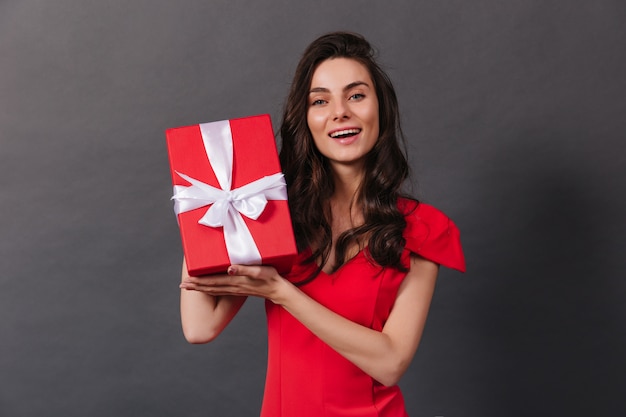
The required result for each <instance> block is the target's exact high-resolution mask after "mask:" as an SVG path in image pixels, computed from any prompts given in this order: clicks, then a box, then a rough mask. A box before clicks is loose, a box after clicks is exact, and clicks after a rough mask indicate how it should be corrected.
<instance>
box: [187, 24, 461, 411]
mask: <svg viewBox="0 0 626 417" xmlns="http://www.w3.org/2000/svg"><path fill="white" fill-rule="evenodd" d="M281 138H282V149H281V152H280V159H281V164H282V168H283V171H284V173H285V178H286V180H287V184H288V192H289V205H290V210H291V213H292V219H293V224H294V230H295V234H296V241H297V244H298V250H299V256H298V259H297V261H296V263H295V264H294V266H293V269H292V271H291V272H290V273H289V274H287V275H286V276H284V277H283V276H280V275H278V273H277V272H276V270H275V269H274V268H272V267H267V266H242V265H232V266H231V267H230V268H229V269H228V275H223V276H207V277H190V276H189V275H188V274H187V271H186V270H185V267H184V263H183V273H182V283H181V289H182V291H181V317H182V325H183V331H184V334H185V337H186V338H187V340H188V341H189V342H191V343H205V342H209V341H211V340H212V339H213V338H215V337H216V336H217V335H218V334H219V333H220V332H221V331H222V329H223V328H224V327H225V326H226V325H227V324H228V322H229V321H230V320H231V319H232V318H233V316H234V315H235V314H236V313H237V311H238V310H239V308H240V307H241V305H242V304H243V302H244V300H245V297H246V296H256V297H263V298H265V299H266V310H267V319H268V332H269V333H268V340H269V353H268V356H269V358H268V370H267V379H266V387H265V395H264V401H263V407H262V411H261V415H262V416H265V417H280V416H286V417H307V416H311V417H320V416H348V415H349V416H406V411H405V407H404V400H403V398H402V394H401V392H400V389H399V388H398V386H397V385H396V383H397V382H398V380H399V379H400V377H401V376H402V374H403V373H404V372H405V371H406V369H407V367H408V366H409V364H410V362H411V360H412V358H413V356H414V354H415V351H416V350H417V346H418V344H419V341H420V338H421V336H422V331H423V329H424V325H425V322H426V316H427V314H428V309H429V306H430V302H431V298H432V295H433V291H434V288H435V281H436V277H437V273H438V268H439V265H440V264H443V265H445V266H449V267H452V268H455V269H458V270H464V268H465V264H464V259H463V254H462V251H461V246H460V240H459V232H458V229H457V228H456V226H455V225H454V224H453V223H452V222H451V221H450V220H449V219H448V218H447V217H446V216H445V215H444V214H443V213H441V212H440V211H438V210H437V209H435V208H433V207H431V206H428V205H426V204H423V203H418V202H417V201H414V200H411V199H408V198H405V197H401V196H400V189H401V186H402V183H403V181H404V180H405V179H406V177H407V175H408V164H407V161H406V158H405V156H404V154H403V152H402V151H401V148H400V146H399V141H400V140H401V139H402V136H401V132H400V126H399V115H398V106H397V100H396V95H395V92H394V89H393V86H392V85H391V82H390V81H389V79H388V77H387V76H386V75H385V73H384V72H383V71H382V70H381V69H380V68H379V66H378V65H377V64H376V62H375V60H374V58H373V52H372V48H371V47H370V45H369V43H368V42H367V41H366V40H365V39H363V38H362V37H361V36H359V35H356V34H350V33H343V32H340V33H331V34H328V35H325V36H322V37H320V38H319V39H317V40H315V41H314V42H313V43H312V44H311V45H310V46H309V47H308V48H307V50H306V51H305V53H304V55H303V57H302V59H301V61H300V63H299V65H298V68H297V70H296V74H295V77H294V81H293V83H292V87H291V90H290V93H289V96H288V98H287V102H286V106H285V111H284V115H283V124H282V127H281Z"/></svg>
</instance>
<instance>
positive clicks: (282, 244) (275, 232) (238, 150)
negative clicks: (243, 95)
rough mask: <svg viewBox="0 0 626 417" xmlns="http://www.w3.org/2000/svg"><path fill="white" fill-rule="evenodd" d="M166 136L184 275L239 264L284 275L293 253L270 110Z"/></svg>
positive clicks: (293, 241)
mask: <svg viewBox="0 0 626 417" xmlns="http://www.w3.org/2000/svg"><path fill="white" fill-rule="evenodd" d="M166 139H167V149H168V154H169V160H170V169H171V174H172V183H173V184H174V197H172V199H174V200H175V201H176V203H175V211H176V213H177V216H178V225H179V228H180V233H181V238H182V244H183V252H184V253H185V259H186V262H187V269H188V271H189V274H190V275H194V276H199V275H206V274H213V273H223V272H226V270H227V268H228V266H229V265H231V264H237V263H238V264H248V265H251V264H264V265H272V266H274V267H275V268H276V269H277V270H278V272H279V273H286V272H288V271H289V270H290V269H291V265H292V262H293V260H294V257H295V255H296V253H297V250H296V245H295V240H294V236H293V229H292V225H291V216H290V214H289V206H288V204H287V199H286V198H287V197H286V186H285V184H284V179H283V178H282V174H281V173H280V163H279V160H278V154H277V151H276V143H275V140H274V133H273V130H272V125H271V120H270V117H269V115H260V116H252V117H245V118H241V119H232V120H223V121H219V122H213V123H205V124H200V125H193V126H186V127H178V128H172V129H168V130H167V131H166ZM231 160H232V162H231ZM242 213H243V214H242ZM248 216H250V217H248Z"/></svg>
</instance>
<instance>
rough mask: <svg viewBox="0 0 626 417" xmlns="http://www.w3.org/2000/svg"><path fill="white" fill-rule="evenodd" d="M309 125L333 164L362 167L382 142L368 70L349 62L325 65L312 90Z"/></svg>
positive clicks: (318, 71)
mask: <svg viewBox="0 0 626 417" xmlns="http://www.w3.org/2000/svg"><path fill="white" fill-rule="evenodd" d="M307 123H308V126H309V130H310V131H311V135H312V136H313V140H314V142H315V145H316V146H317V149H318V150H319V151H320V152H321V153H322V155H324V156H325V157H326V158H328V159H329V160H330V162H331V164H332V165H333V166H335V167H337V165H356V166H357V167H362V163H363V161H364V157H365V155H366V154H367V153H368V152H369V151H370V150H372V148H373V147H374V145H375V144H376V141H377V140H378V133H379V121H378V98H377V97H376V89H375V87H374V83H373V82H372V79H371V76H370V74H369V71H368V70H367V68H366V67H365V66H364V65H363V64H361V63H360V62H358V61H355V60H353V59H348V58H333V59H328V60H326V61H323V62H322V63H321V64H319V66H318V67H317V68H316V70H315V72H314V73H313V78H312V80H311V88H310V89H309V102H308V110H307Z"/></svg>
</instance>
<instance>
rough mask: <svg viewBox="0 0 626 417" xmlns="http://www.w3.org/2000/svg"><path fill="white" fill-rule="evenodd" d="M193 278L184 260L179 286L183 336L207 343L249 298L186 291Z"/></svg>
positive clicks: (193, 340)
mask: <svg viewBox="0 0 626 417" xmlns="http://www.w3.org/2000/svg"><path fill="white" fill-rule="evenodd" d="M190 279H191V277H190V276H189V273H188V272H187V265H186V264H185V261H184V259H183V270H182V274H181V284H180V288H181V290H180V318H181V324H182V327H183V334H184V335H185V339H187V341H188V342H189V343H208V342H210V341H211V340H213V339H215V338H216V337H217V336H218V335H219V334H220V333H221V332H222V330H224V328H225V327H226V325H228V323H230V321H231V320H232V319H233V317H235V314H237V312H238V311H239V309H240V308H241V306H242V305H243V303H244V301H246V297H240V296H233V295H222V296H214V295H210V294H207V293H203V292H200V291H191V290H189V289H187V287H188V286H187V285H186V282H187V281H189V280H190Z"/></svg>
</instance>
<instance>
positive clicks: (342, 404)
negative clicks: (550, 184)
mask: <svg viewBox="0 0 626 417" xmlns="http://www.w3.org/2000/svg"><path fill="white" fill-rule="evenodd" d="M398 207H399V208H400V210H401V211H402V212H403V213H408V214H405V216H406V221H407V226H406V228H405V231H404V238H405V239H406V247H405V250H404V252H403V254H402V262H403V263H404V264H405V265H406V266H408V265H409V259H410V253H411V252H413V253H416V254H418V255H420V256H422V257H424V258H426V259H429V260H432V261H434V262H436V263H438V264H441V265H444V266H447V267H450V268H454V269H457V270H460V271H465V261H464V258H463V252H462V249H461V243H460V239H459V231H458V229H457V227H456V226H455V225H454V223H452V221H451V220H450V219H448V217H446V215H445V214H443V213H442V212H441V211H439V210H437V209H436V208H434V207H432V206H429V205H426V204H423V203H419V204H418V205H417V208H415V203H414V202H412V201H410V200H401V201H400V202H399V203H398ZM413 209H414V210H413ZM307 255H310V251H308V253H307V252H304V253H302V254H301V255H300V257H299V259H298V261H300V260H302V259H304V258H305V257H306V256H307ZM312 268H315V266H314V265H311V264H309V265H301V264H300V263H299V262H298V263H296V266H294V268H293V270H292V271H291V273H290V274H289V275H288V276H287V277H286V278H287V279H289V280H291V281H293V282H297V281H301V280H303V279H304V278H305V277H307V276H308V275H309V274H310V272H311V269H312ZM405 276H406V273H405V272H400V271H398V270H396V269H394V268H381V267H379V266H375V265H373V264H371V263H370V262H369V261H368V260H367V258H366V256H365V254H364V252H363V251H361V252H359V253H358V254H357V255H356V256H355V257H354V258H352V259H350V260H349V261H348V262H346V263H345V264H344V265H343V266H342V267H341V268H340V269H339V270H338V271H337V272H335V273H333V274H326V273H324V272H321V273H320V274H319V275H318V276H317V277H316V278H315V279H314V280H313V281H311V282H310V283H308V284H305V285H303V286H301V287H300V288H301V290H302V291H304V292H305V293H306V294H308V295H309V296H310V297H312V298H313V299H315V300H317V301H318V302H319V303H321V304H323V305H324V306H326V307H327V308H329V309H331V310H333V311H335V312H336V313H338V314H340V315H342V316H344V317H346V318H348V319H350V320H352V321H354V322H356V323H359V324H361V325H363V326H367V327H369V328H372V329H375V330H378V331H381V330H382V328H383V326H384V325H385V321H386V320H387V317H389V313H390V311H391V308H392V307H393V303H394V300H395V298H396V293H397V291H398V288H399V286H400V283H401V282H402V280H403V279H404V277H405ZM266 311H267V322H268V343H269V351H268V368H267V376H266V383H265V394H264V399H263V407H262V410H261V417H344V416H345V417H348V416H351V417H406V416H407V414H406V411H405V407H404V399H403V398H402V393H401V392H400V389H399V387H398V386H397V385H396V386H391V387H386V386H384V385H382V384H380V383H379V382H377V381H376V380H374V379H373V378H372V377H370V376H369V375H367V374H366V373H365V372H363V371H362V370H360V369H359V368H357V367H356V366H355V365H354V364H352V363H351V362H350V361H348V360H347V359H345V358H344V357H343V356H341V355H339V354H338V353H337V352H335V351H334V350H333V349H332V348H330V347H329V346H328V345H327V344H326V343H324V342H323V341H321V340H320V339H319V338H318V337H317V336H315V335H314V334H313V333H311V332H310V331H309V330H308V329H307V328H306V327H304V326H303V325H302V324H301V323H300V322H299V321H297V320H296V319H295V318H293V316H291V315H290V314H289V313H288V312H287V311H285V310H284V309H283V308H282V307H280V306H278V305H275V304H273V303H272V302H269V301H268V302H267V303H266Z"/></svg>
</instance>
